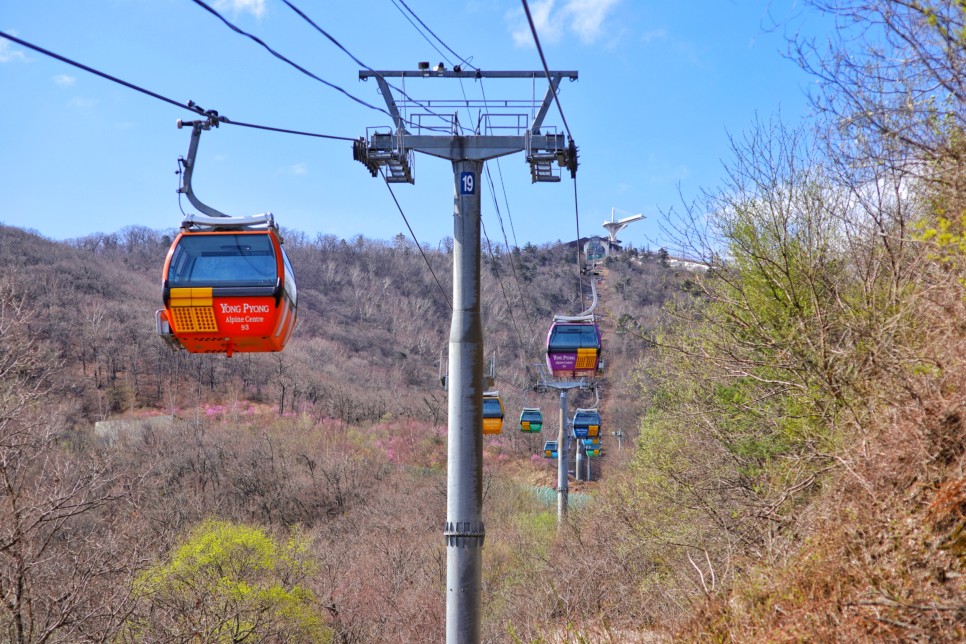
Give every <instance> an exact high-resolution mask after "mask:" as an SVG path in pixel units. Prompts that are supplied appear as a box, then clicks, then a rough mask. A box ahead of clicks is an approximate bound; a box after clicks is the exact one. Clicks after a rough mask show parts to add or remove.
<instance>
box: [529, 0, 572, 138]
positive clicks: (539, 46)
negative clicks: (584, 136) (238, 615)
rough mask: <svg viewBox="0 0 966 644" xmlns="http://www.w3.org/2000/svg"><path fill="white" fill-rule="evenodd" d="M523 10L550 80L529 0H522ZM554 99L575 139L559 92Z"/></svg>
mask: <svg viewBox="0 0 966 644" xmlns="http://www.w3.org/2000/svg"><path fill="white" fill-rule="evenodd" d="M522 2H523V10H524V11H525V12H526V14H527V22H529V23H530V33H532V34H533V42H534V43H535V44H536V45H537V53H539V54H540V62H541V63H543V71H545V72H546V73H547V80H548V81H549V80H550V68H549V67H548V66H547V58H546V57H545V56H544V55H543V47H542V46H541V45H540V37H539V36H537V28H536V26H535V25H534V24H533V16H532V15H530V5H528V4H527V0H522ZM553 100H554V102H555V103H556V104H557V110H558V111H559V112H560V120H562V121H563V124H564V129H565V130H567V136H569V137H570V138H571V139H573V138H574V137H573V135H572V134H571V133H570V126H569V125H567V117H566V116H564V111H563V107H561V105H560V98H559V97H558V96H557V92H554V93H553Z"/></svg>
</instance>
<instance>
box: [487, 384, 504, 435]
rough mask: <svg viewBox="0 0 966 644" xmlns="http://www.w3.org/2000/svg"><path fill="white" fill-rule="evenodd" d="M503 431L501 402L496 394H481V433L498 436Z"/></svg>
mask: <svg viewBox="0 0 966 644" xmlns="http://www.w3.org/2000/svg"><path fill="white" fill-rule="evenodd" d="M502 431H503V401H502V400H501V399H500V394H499V393H497V392H487V393H485V394H483V433H484V434H490V435H492V434H499V433H501V432H502Z"/></svg>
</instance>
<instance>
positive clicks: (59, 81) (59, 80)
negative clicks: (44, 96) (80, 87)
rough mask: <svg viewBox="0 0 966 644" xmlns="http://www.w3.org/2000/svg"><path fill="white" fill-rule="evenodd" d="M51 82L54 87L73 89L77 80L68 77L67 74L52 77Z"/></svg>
mask: <svg viewBox="0 0 966 644" xmlns="http://www.w3.org/2000/svg"><path fill="white" fill-rule="evenodd" d="M53 81H54V85H57V86H59V87H73V85H74V83H76V82H77V79H76V78H74V77H73V76H68V75H67V74H57V75H56V76H54V78H53Z"/></svg>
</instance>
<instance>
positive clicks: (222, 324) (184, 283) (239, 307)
mask: <svg viewBox="0 0 966 644" xmlns="http://www.w3.org/2000/svg"><path fill="white" fill-rule="evenodd" d="M162 297H163V300H164V309H162V310H160V311H158V315H157V318H158V319H157V322H158V333H159V334H161V336H162V337H164V338H165V339H166V340H167V341H168V342H169V343H171V344H172V345H173V346H175V347H176V348H184V349H186V350H187V351H189V352H190V353H224V354H226V355H227V356H229V357H230V356H231V355H232V354H233V353H236V352H266V351H281V350H282V349H283V348H284V347H285V344H286V342H288V340H289V337H290V336H291V335H292V330H293V329H294V328H295V320H296V317H297V311H298V296H297V291H296V286H295V273H294V271H293V270H292V266H291V264H290V263H289V260H288V257H287V256H286V254H285V251H284V250H282V243H281V239H280V238H279V235H278V233H277V229H276V228H274V226H269V227H268V228H267V229H264V228H259V229H250V228H244V229H238V228H235V229H231V228H228V229H225V230H222V229H218V228H213V229H202V230H194V229H183V230H182V232H181V233H180V234H179V235H178V236H177V238H176V239H175V240H174V243H172V245H171V249H170V250H169V251H168V256H167V258H166V259H165V262H164V269H163V274H162Z"/></svg>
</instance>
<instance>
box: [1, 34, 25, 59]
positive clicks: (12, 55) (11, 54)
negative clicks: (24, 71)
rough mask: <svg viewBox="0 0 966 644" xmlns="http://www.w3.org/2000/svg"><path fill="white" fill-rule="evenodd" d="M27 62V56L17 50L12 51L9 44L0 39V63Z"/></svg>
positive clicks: (7, 41) (11, 46)
mask: <svg viewBox="0 0 966 644" xmlns="http://www.w3.org/2000/svg"><path fill="white" fill-rule="evenodd" d="M27 60H28V58H27V54H25V53H23V52H22V51H20V50H19V49H14V48H13V45H12V44H11V42H10V41H9V40H7V39H6V38H0V63H14V62H22V63H25V62H27Z"/></svg>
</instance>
